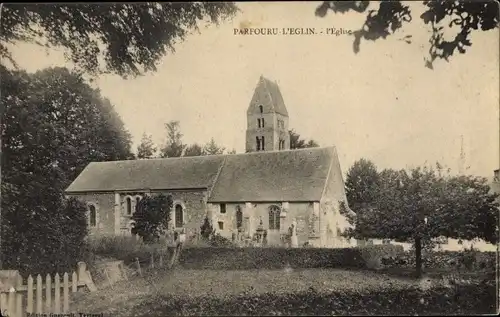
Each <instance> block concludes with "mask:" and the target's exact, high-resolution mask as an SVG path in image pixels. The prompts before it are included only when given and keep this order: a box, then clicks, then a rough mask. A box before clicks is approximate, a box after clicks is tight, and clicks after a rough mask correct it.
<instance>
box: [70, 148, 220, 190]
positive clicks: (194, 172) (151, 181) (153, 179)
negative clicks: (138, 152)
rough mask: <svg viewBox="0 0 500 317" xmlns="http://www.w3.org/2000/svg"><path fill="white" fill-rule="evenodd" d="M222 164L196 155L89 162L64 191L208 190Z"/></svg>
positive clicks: (217, 157)
mask: <svg viewBox="0 0 500 317" xmlns="http://www.w3.org/2000/svg"><path fill="white" fill-rule="evenodd" d="M223 161H224V157H223V156H197V157H182V158H167V159H149V160H129V161H112V162H93V163H90V164H89V165H87V167H86V168H85V169H84V170H83V172H82V173H81V174H80V175H79V176H78V177H77V178H76V179H75V180H74V181H73V183H72V184H71V185H70V186H69V187H68V189H66V192H68V193H72V192H73V193H76V192H99V191H115V190H143V189H195V188H208V187H210V186H211V185H212V184H213V181H214V179H215V177H216V176H217V173H218V171H219V168H220V167H221V165H222V162H223Z"/></svg>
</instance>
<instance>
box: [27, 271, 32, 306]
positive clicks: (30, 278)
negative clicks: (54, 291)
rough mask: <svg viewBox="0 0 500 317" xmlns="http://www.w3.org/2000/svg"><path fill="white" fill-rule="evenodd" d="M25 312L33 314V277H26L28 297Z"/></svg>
mask: <svg viewBox="0 0 500 317" xmlns="http://www.w3.org/2000/svg"><path fill="white" fill-rule="evenodd" d="M26 304H27V305H26V312H27V313H30V314H32V313H33V277H32V276H31V274H30V276H28V296H27V303H26Z"/></svg>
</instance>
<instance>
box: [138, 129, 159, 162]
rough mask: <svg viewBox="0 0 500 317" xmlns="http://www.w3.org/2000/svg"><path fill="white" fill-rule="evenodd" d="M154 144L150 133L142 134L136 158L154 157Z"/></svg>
mask: <svg viewBox="0 0 500 317" xmlns="http://www.w3.org/2000/svg"><path fill="white" fill-rule="evenodd" d="M155 153H156V146H155V145H154V143H153V140H152V138H151V135H146V133H143V134H142V138H141V143H140V144H139V146H138V147H137V158H139V159H150V158H153V157H155Z"/></svg>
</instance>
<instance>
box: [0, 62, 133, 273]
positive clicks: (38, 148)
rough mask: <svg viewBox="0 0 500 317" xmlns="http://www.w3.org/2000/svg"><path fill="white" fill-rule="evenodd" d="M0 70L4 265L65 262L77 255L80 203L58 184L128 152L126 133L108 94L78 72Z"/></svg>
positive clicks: (81, 228)
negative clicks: (32, 72)
mask: <svg viewBox="0 0 500 317" xmlns="http://www.w3.org/2000/svg"><path fill="white" fill-rule="evenodd" d="M0 72H1V73H0V75H1V78H2V81H1V86H0V89H1V91H2V94H1V103H2V105H4V107H5V108H4V114H3V115H4V116H5V118H6V119H7V120H2V126H1V130H2V132H3V133H2V160H1V164H2V171H3V173H2V183H1V185H2V188H1V191H2V200H1V208H2V236H1V240H2V246H1V247H2V249H1V251H2V252H1V253H2V255H3V256H4V259H5V264H6V266H8V267H14V268H17V267H21V268H23V269H28V268H31V269H32V270H33V271H37V270H38V271H41V270H43V269H44V268H47V269H48V270H51V269H52V268H53V267H54V265H55V263H59V264H60V265H61V266H64V265H67V266H68V268H69V267H70V266H73V265H75V264H76V263H73V262H74V261H77V260H78V259H80V257H79V256H78V252H80V251H81V250H82V247H81V244H82V243H83V240H82V239H83V238H82V237H83V236H85V232H86V231H85V230H86V221H85V217H86V215H85V213H86V207H85V206H80V205H78V204H77V203H76V202H74V201H68V200H66V199H65V197H64V190H65V189H66V188H67V186H69V184H70V183H71V182H72V181H73V180H74V179H75V178H76V176H78V174H79V173H80V172H81V171H82V170H83V169H84V168H85V167H86V166H87V164H89V163H90V162H93V161H110V160H124V159H128V158H130V157H131V153H130V135H129V134H128V132H127V131H126V130H125V129H124V126H123V122H122V121H121V119H120V118H119V116H118V115H117V113H116V112H115V111H114V108H113V105H112V104H111V103H110V102H109V100H107V99H104V98H102V97H101V95H100V94H99V91H98V90H95V89H92V88H91V87H90V86H88V85H87V84H85V83H84V81H83V79H82V77H81V76H80V75H78V74H75V73H73V72H70V71H68V70H67V69H65V68H49V69H44V70H41V71H38V72H36V73H34V74H29V73H26V72H22V71H19V72H18V71H15V72H11V71H8V70H7V69H6V68H4V67H0ZM68 230H69V231H71V230H73V231H71V232H69V231H68ZM66 251H67V252H66ZM68 254H69V255H68ZM61 268H62V267H61Z"/></svg>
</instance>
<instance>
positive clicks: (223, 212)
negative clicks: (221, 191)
mask: <svg viewBox="0 0 500 317" xmlns="http://www.w3.org/2000/svg"><path fill="white" fill-rule="evenodd" d="M220 213H221V214H225V213H226V204H220Z"/></svg>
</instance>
